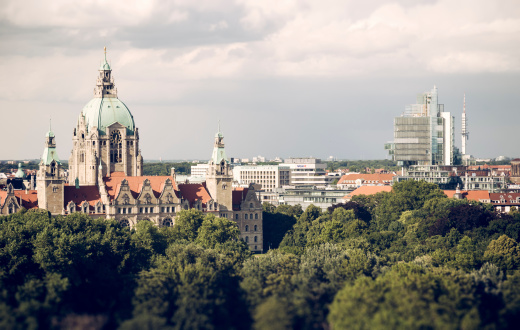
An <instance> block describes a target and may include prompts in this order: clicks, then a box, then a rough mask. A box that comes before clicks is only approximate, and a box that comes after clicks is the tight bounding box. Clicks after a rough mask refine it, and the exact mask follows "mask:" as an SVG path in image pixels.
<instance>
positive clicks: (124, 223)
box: [119, 218, 173, 227]
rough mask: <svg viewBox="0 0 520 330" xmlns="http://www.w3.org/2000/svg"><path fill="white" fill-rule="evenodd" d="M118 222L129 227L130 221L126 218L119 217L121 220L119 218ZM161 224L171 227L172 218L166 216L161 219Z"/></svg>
mask: <svg viewBox="0 0 520 330" xmlns="http://www.w3.org/2000/svg"><path fill="white" fill-rule="evenodd" d="M139 221H150V219H142V220H139ZM119 223H120V224H121V226H123V227H130V221H128V220H127V219H121V220H119ZM162 226H163V227H171V226H173V220H172V219H170V218H166V219H164V220H162Z"/></svg>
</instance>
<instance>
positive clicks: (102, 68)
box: [99, 59, 111, 71]
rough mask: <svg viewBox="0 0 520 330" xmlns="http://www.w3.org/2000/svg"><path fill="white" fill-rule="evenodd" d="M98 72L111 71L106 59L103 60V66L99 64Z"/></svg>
mask: <svg viewBox="0 0 520 330" xmlns="http://www.w3.org/2000/svg"><path fill="white" fill-rule="evenodd" d="M99 70H103V71H108V70H111V69H110V65H109V64H108V62H107V60H106V59H105V62H104V63H103V64H101V66H100V67H99Z"/></svg>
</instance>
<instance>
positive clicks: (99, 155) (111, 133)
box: [69, 51, 143, 185]
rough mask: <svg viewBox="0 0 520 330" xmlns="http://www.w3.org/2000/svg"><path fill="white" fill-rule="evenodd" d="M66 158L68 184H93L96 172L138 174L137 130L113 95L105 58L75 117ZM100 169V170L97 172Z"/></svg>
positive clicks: (126, 109) (140, 166)
mask: <svg viewBox="0 0 520 330" xmlns="http://www.w3.org/2000/svg"><path fill="white" fill-rule="evenodd" d="M72 145H73V150H72V153H71V156H70V158H69V184H74V183H75V181H76V179H78V180H79V184H80V185H96V184H97V183H98V181H97V180H98V178H99V175H100V174H101V176H103V177H104V176H106V175H109V174H110V173H112V172H123V173H125V175H131V176H140V175H142V168H143V157H142V156H141V151H140V150H139V131H138V129H137V128H136V127H135V124H134V119H133V117H132V114H131V113H130V110H129V109H128V108H127V106H126V105H125V104H124V103H123V102H121V101H120V100H119V99H118V97H117V89H116V88H115V85H114V78H113V76H112V69H111V68H110V65H109V64H108V62H107V60H106V51H105V62H104V64H103V65H101V67H100V68H99V74H98V77H97V82H96V87H95V88H94V98H93V99H92V100H91V101H90V102H89V103H87V105H86V106H85V107H84V108H83V111H82V112H81V113H80V115H79V117H78V122H77V124H76V127H75V128H74V131H73V137H72ZM100 170H101V173H98V171H100Z"/></svg>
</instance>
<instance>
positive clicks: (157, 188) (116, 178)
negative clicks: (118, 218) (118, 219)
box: [103, 172, 177, 199]
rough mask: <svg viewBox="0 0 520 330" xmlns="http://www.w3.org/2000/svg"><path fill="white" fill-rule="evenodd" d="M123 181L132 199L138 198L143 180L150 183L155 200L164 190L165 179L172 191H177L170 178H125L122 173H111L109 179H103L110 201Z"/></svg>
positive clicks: (173, 181) (115, 195)
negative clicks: (128, 187) (170, 185)
mask: <svg viewBox="0 0 520 330" xmlns="http://www.w3.org/2000/svg"><path fill="white" fill-rule="evenodd" d="M123 179H126V181H128V185H129V186H130V191H131V192H132V196H133V197H134V198H137V197H138V196H139V193H140V192H141V187H142V186H143V182H144V180H145V179H148V180H149V181H150V185H151V186H152V190H153V193H154V195H155V197H156V198H159V196H160V195H161V192H162V189H163V188H164V184H165V182H166V180H167V179H170V181H171V182H172V185H173V189H175V190H177V186H176V184H175V180H173V178H172V177H171V176H166V175H165V176H125V174H124V173H123V172H113V173H111V175H110V177H105V178H104V179H103V181H105V185H106V187H107V193H108V195H109V197H110V198H111V199H114V198H116V197H117V193H118V192H119V187H120V186H121V181H123Z"/></svg>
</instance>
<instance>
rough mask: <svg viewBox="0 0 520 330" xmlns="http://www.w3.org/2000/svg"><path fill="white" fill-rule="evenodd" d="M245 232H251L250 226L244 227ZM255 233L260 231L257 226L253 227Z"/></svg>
mask: <svg viewBox="0 0 520 330" xmlns="http://www.w3.org/2000/svg"><path fill="white" fill-rule="evenodd" d="M244 231H249V225H246V226H245V227H244ZM253 231H258V226H257V225H254V227H253Z"/></svg>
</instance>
